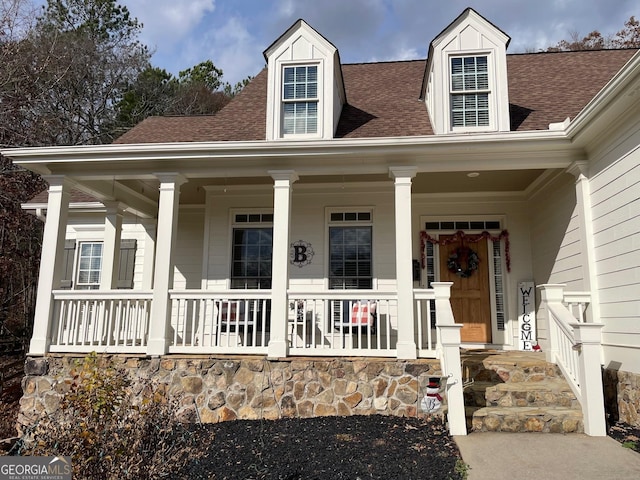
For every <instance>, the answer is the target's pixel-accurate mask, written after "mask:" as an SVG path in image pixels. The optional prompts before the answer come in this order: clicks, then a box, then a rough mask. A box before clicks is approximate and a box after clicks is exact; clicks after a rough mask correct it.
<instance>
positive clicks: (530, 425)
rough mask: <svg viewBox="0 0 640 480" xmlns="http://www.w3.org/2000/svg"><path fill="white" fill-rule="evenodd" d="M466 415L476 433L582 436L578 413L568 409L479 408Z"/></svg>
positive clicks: (580, 419) (582, 427) (579, 413)
mask: <svg viewBox="0 0 640 480" xmlns="http://www.w3.org/2000/svg"><path fill="white" fill-rule="evenodd" d="M469 413H471V415H472V422H471V424H472V425H471V427H472V429H473V431H476V432H544V433H583V432H584V424H583V421H582V412H581V411H580V410H576V409H572V408H562V407H540V408H536V407H482V408H479V409H475V410H473V409H472V411H471V412H469Z"/></svg>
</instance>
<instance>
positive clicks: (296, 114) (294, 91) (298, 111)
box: [282, 65, 318, 135]
mask: <svg viewBox="0 0 640 480" xmlns="http://www.w3.org/2000/svg"><path fill="white" fill-rule="evenodd" d="M282 109H283V113H282V132H283V134H284V135H293V134H295V135H300V134H316V133H317V132H318V66H317V65H303V66H295V67H284V71H283V85H282Z"/></svg>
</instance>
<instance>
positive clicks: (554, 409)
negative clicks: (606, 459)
mask: <svg viewBox="0 0 640 480" xmlns="http://www.w3.org/2000/svg"><path fill="white" fill-rule="evenodd" d="M461 357H462V366H463V372H462V373H463V378H464V381H465V385H466V386H465V389H464V400H465V406H466V413H467V422H468V427H469V428H471V429H473V430H475V431H483V432H486V431H500V432H552V433H572V432H582V431H583V429H584V427H583V421H582V410H581V407H580V403H579V402H578V400H577V398H576V396H575V395H574V393H573V391H572V390H571V387H570V386H569V384H568V383H567V382H566V380H565V379H564V377H563V376H562V373H561V372H560V369H559V368H558V367H557V365H555V364H552V363H548V362H547V361H546V359H545V357H544V356H543V355H542V354H541V353H535V352H517V351H505V352H500V351H495V350H483V351H467V352H463V353H462V355H461Z"/></svg>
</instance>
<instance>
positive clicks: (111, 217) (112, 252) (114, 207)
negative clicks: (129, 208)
mask: <svg viewBox="0 0 640 480" xmlns="http://www.w3.org/2000/svg"><path fill="white" fill-rule="evenodd" d="M103 203H104V206H105V207H106V209H107V213H106V215H105V221H104V245H103V247H102V273H101V274H100V289H101V290H113V289H115V288H116V287H117V283H118V270H119V267H120V238H121V236H122V215H123V213H124V207H123V205H122V204H121V203H119V202H103Z"/></svg>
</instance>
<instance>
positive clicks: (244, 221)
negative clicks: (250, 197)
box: [231, 213, 273, 289]
mask: <svg viewBox="0 0 640 480" xmlns="http://www.w3.org/2000/svg"><path fill="white" fill-rule="evenodd" d="M272 222H273V214H272V213H250V214H244V213H239V214H236V215H235V216H234V228H233V239H232V242H233V246H232V260H231V288H245V289H246V288H251V289H252V288H267V289H268V288H271V260H272V254H273V223H272Z"/></svg>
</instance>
